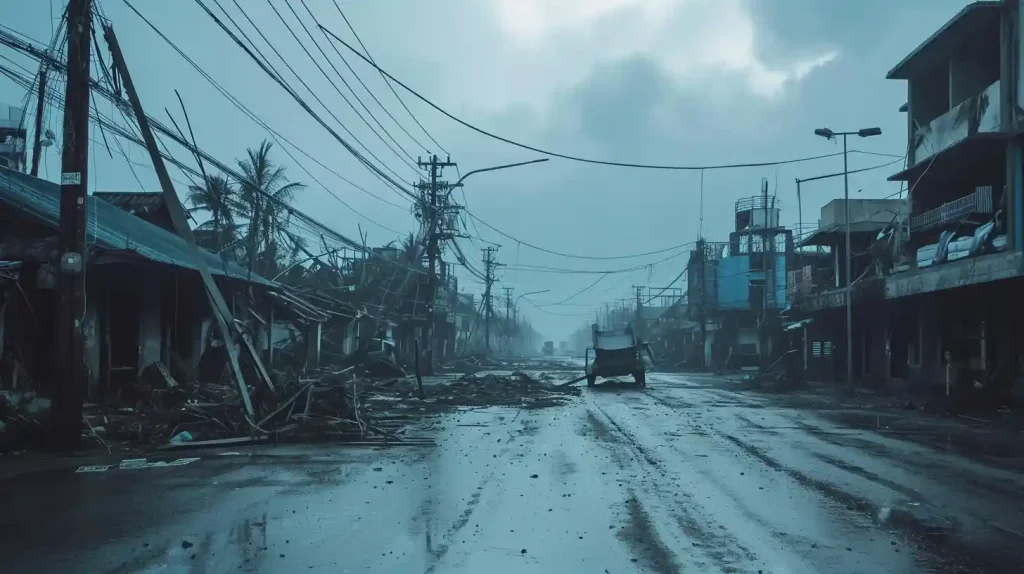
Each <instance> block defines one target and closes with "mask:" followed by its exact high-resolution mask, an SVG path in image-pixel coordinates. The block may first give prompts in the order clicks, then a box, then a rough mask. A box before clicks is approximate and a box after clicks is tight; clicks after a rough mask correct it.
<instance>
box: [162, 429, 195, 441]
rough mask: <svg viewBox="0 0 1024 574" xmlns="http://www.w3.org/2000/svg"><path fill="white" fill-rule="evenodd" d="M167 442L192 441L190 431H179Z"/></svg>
mask: <svg viewBox="0 0 1024 574" xmlns="http://www.w3.org/2000/svg"><path fill="white" fill-rule="evenodd" d="M167 442H169V443H171V444H185V443H187V442H192V433H190V432H188V431H181V432H180V433H178V434H176V435H174V436H173V437H171V440H169V441H167Z"/></svg>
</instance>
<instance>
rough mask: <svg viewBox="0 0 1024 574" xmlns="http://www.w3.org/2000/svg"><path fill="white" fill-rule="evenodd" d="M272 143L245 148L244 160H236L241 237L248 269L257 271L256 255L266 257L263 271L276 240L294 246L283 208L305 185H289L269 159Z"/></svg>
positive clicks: (274, 256) (273, 258) (270, 263)
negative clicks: (239, 174)
mask: <svg viewBox="0 0 1024 574" xmlns="http://www.w3.org/2000/svg"><path fill="white" fill-rule="evenodd" d="M271 147H272V144H271V143H270V142H268V141H266V140H263V142H262V143H261V144H260V146H259V147H258V148H256V149H253V148H249V149H248V150H246V151H247V157H246V159H244V160H239V162H238V167H239V169H241V171H242V175H243V177H244V178H243V179H242V181H240V182H239V190H238V191H239V200H240V204H241V211H242V213H241V214H240V215H242V216H243V217H245V218H246V220H248V227H247V229H246V234H245V245H246V251H247V253H248V255H249V270H250V271H256V272H259V271H260V269H258V268H257V257H258V255H259V254H260V253H264V254H265V255H266V256H269V257H270V259H271V260H269V261H266V262H265V263H266V265H262V266H260V267H266V271H269V270H270V268H272V267H273V266H274V264H276V259H277V256H278V252H279V251H281V250H280V249H279V248H278V241H281V242H282V243H286V244H288V245H289V246H292V245H294V241H293V238H292V235H291V234H289V233H287V231H286V227H287V225H288V220H289V213H288V211H287V210H286V209H285V206H286V205H288V204H289V203H291V202H292V201H293V200H294V199H295V193H296V192H297V191H299V190H301V189H303V188H305V187H306V186H305V185H304V184H302V183H297V182H289V181H288V180H287V178H286V177H285V168H284V167H281V166H279V165H276V164H275V163H274V162H273V161H271V159H270V148H271Z"/></svg>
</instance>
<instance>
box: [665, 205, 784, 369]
mask: <svg viewBox="0 0 1024 574" xmlns="http://www.w3.org/2000/svg"><path fill="white" fill-rule="evenodd" d="M779 216H780V209H779V203H778V200H777V199H776V198H775V197H769V196H767V194H763V195H760V196H753V197H746V198H742V199H740V200H738V201H737V202H736V209H735V217H734V222H735V231H733V232H731V233H730V234H729V241H728V242H709V241H705V240H700V241H698V242H697V246H696V248H695V249H694V250H693V251H691V252H690V259H689V261H688V263H687V284H688V285H689V286H690V287H689V295H688V302H689V304H688V306H687V307H688V313H687V316H686V319H688V320H689V321H690V322H689V323H688V324H687V325H686V326H687V328H688V333H689V334H688V336H687V337H686V338H685V340H686V341H688V342H689V343H690V344H691V346H690V350H689V351H688V352H687V353H686V355H687V364H688V365H690V366H706V367H709V368H714V369H744V368H751V369H757V368H761V367H763V366H767V364H768V363H769V362H771V361H772V360H774V357H775V356H776V355H777V354H778V352H779V349H780V348H781V345H780V343H779V341H780V338H779V333H780V332H781V319H780V315H781V312H782V310H783V309H785V308H786V307H787V306H788V300H787V293H786V273H787V271H788V266H789V264H790V263H789V261H790V258H791V256H792V253H793V233H792V231H791V230H789V229H787V228H786V227H785V226H783V225H781V224H780V222H779Z"/></svg>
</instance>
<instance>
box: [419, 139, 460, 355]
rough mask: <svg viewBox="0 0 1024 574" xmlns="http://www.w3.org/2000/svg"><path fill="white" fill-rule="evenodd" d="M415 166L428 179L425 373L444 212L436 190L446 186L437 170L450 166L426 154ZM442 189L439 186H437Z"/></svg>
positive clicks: (430, 346) (422, 186)
mask: <svg viewBox="0 0 1024 574" xmlns="http://www.w3.org/2000/svg"><path fill="white" fill-rule="evenodd" d="M416 165H418V166H420V167H421V168H423V169H426V170H427V171H428V173H429V176H430V181H429V182H424V183H422V184H420V190H421V196H422V197H423V203H424V204H425V205H424V210H423V216H424V217H425V218H426V219H427V296H428V297H429V298H430V302H429V303H428V304H427V313H428V316H427V324H426V328H425V329H423V333H422V336H421V347H422V348H424V349H426V351H427V356H426V365H425V368H424V372H425V374H428V375H429V374H433V373H434V322H435V321H436V316H437V315H436V313H435V309H434V307H435V305H436V304H437V261H438V260H439V259H440V258H441V253H440V246H441V242H440V232H439V230H440V229H442V227H443V226H442V225H441V221H440V219H441V217H442V216H443V215H444V211H443V210H442V209H441V207H442V205H441V203H445V204H446V203H447V201H443V202H441V203H439V201H438V200H439V198H440V197H441V196H440V194H439V192H441V191H444V190H446V189H447V185H446V184H444V183H443V182H438V180H437V178H438V176H439V175H441V170H442V169H443V168H446V167H454V166H455V164H454V163H452V161H451V158H450V157H449V158H448V159H447V160H446V161H439V160H438V158H437V156H436V155H432V156H430V161H426V162H425V161H423V160H421V159H417V160H416ZM442 187H443V188H444V189H441V188H442Z"/></svg>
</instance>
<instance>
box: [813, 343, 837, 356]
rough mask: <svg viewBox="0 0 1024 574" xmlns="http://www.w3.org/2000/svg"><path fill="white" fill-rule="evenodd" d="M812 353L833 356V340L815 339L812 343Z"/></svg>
mask: <svg viewBox="0 0 1024 574" xmlns="http://www.w3.org/2000/svg"><path fill="white" fill-rule="evenodd" d="M811 355H812V356H814V357H831V356H832V341H814V342H813V343H811Z"/></svg>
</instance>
